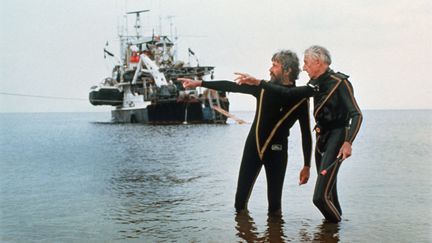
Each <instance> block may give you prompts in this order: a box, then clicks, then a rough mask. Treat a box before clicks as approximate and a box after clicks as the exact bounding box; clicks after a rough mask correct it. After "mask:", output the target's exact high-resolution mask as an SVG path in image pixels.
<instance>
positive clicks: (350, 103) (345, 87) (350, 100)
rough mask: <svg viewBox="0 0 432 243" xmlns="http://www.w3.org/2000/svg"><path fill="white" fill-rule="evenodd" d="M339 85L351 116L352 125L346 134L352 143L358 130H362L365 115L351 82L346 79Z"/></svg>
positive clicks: (347, 139) (348, 140)
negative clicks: (358, 103) (356, 98)
mask: <svg viewBox="0 0 432 243" xmlns="http://www.w3.org/2000/svg"><path fill="white" fill-rule="evenodd" d="M339 87H340V88H339V92H340V96H341V99H342V103H343V105H344V106H345V108H346V109H347V110H348V116H349V118H350V126H349V129H348V133H347V134H346V137H345V141H346V142H349V143H351V144H352V143H353V141H354V139H355V137H356V135H357V133H358V131H359V130H360V126H361V123H362V120H363V115H362V113H361V111H360V108H359V107H358V105H357V102H356V100H355V98H354V92H353V88H352V85H351V83H350V82H348V80H346V79H344V80H343V81H342V83H341V85H340V86H339Z"/></svg>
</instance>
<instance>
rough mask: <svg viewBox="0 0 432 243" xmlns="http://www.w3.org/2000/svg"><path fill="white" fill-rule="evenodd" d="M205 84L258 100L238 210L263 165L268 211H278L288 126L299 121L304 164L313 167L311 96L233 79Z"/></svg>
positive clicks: (240, 181)
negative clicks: (292, 94)
mask: <svg viewBox="0 0 432 243" xmlns="http://www.w3.org/2000/svg"><path fill="white" fill-rule="evenodd" d="M202 86H203V87H207V88H210V89H216V90H222V91H227V92H237V93H245V94H251V95H253V96H254V97H255V98H256V99H257V104H256V112H255V118H254V121H253V123H252V126H251V129H250V131H249V134H248V137H247V139H246V143H245V147H244V151H243V157H242V161H241V165H240V171H239V177H238V183H237V191H236V199H235V208H236V210H237V211H241V210H243V209H246V208H247V203H248V200H249V197H250V194H251V192H252V188H253V185H254V183H255V180H256V178H257V177H258V174H259V172H260V170H261V168H262V166H264V168H265V172H266V178H267V200H268V204H269V205H268V210H269V213H272V212H278V211H279V210H280V209H281V198H282V188H283V181H284V177H285V171H286V166H287V162H288V151H287V148H288V136H289V129H290V128H291V127H292V126H293V125H294V123H295V122H296V121H297V120H298V121H299V123H300V129H301V134H302V147H303V156H304V165H305V166H310V160H311V154H312V137H311V129H310V120H309V99H308V98H301V99H297V98H295V99H293V98H291V97H283V96H281V95H277V94H270V93H269V92H266V91H265V90H264V89H262V88H260V87H257V86H249V85H237V84H236V83H235V82H231V81H211V82H206V81H203V82H202ZM277 86H281V85H277ZM281 87H282V86H281ZM285 87H286V88H291V87H294V86H285Z"/></svg>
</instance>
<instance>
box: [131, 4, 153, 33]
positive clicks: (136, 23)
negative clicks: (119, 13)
mask: <svg viewBox="0 0 432 243" xmlns="http://www.w3.org/2000/svg"><path fill="white" fill-rule="evenodd" d="M149 11H150V10H148V9H145V10H139V11H132V12H126V14H136V20H135V25H134V27H135V30H136V33H137V38H139V37H140V29H141V23H140V13H144V12H149Z"/></svg>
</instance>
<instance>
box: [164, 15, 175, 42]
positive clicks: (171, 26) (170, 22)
mask: <svg viewBox="0 0 432 243" xmlns="http://www.w3.org/2000/svg"><path fill="white" fill-rule="evenodd" d="M174 17H175V16H174V15H168V16H166V18H167V19H168V21H169V25H170V37H171V39H173V40H174V36H173V18H174Z"/></svg>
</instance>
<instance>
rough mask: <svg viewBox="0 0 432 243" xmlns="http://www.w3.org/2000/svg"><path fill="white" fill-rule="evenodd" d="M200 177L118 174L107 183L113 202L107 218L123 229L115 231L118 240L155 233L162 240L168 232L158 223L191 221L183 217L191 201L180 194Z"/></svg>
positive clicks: (148, 172)
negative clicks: (114, 202) (183, 188)
mask: <svg viewBox="0 0 432 243" xmlns="http://www.w3.org/2000/svg"><path fill="white" fill-rule="evenodd" d="M200 177H201V176H192V177H184V178H180V177H178V176H177V175H175V174H174V172H172V171H171V172H170V171H160V172H154V171H151V170H145V169H141V170H137V169H134V170H131V169H122V170H120V171H119V172H118V173H117V174H116V177H113V178H112V179H111V181H110V183H111V186H112V188H111V190H112V193H114V194H115V195H113V197H114V198H115V199H116V204H113V205H112V207H111V208H110V218H111V219H112V220H114V221H115V222H116V223H117V224H120V225H123V227H120V229H119V231H118V232H119V239H125V238H140V236H141V235H146V234H154V233H156V234H160V236H162V235H163V234H165V233H166V232H165V231H169V230H170V228H169V227H167V228H161V223H162V225H163V224H167V225H168V224H169V223H175V222H176V221H177V220H193V218H188V215H187V214H185V213H182V210H183V211H184V209H185V208H186V207H187V205H188V203H189V202H191V201H193V199H192V198H191V195H188V194H184V193H179V190H180V191H181V188H182V187H184V185H185V184H188V183H193V182H194V181H195V180H198V179H199V178H200ZM202 211H204V210H202Z"/></svg>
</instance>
